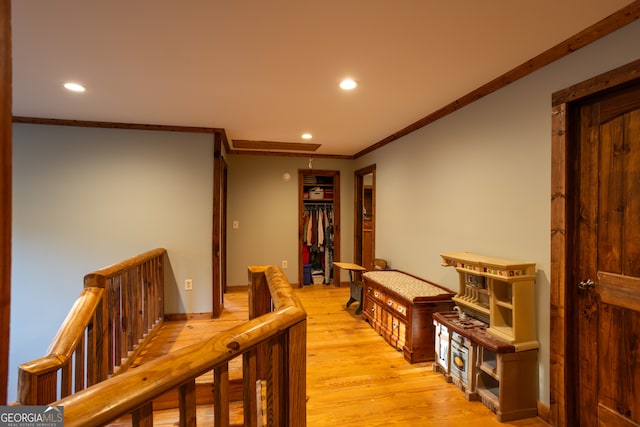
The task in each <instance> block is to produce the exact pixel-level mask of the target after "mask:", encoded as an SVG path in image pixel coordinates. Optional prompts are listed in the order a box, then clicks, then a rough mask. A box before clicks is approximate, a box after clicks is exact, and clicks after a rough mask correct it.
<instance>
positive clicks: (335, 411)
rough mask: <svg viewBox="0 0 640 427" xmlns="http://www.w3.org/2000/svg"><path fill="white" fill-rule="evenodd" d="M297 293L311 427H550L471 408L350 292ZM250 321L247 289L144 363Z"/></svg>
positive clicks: (170, 331) (160, 340)
mask: <svg viewBox="0 0 640 427" xmlns="http://www.w3.org/2000/svg"><path fill="white" fill-rule="evenodd" d="M234 289H236V288H234ZM296 294H297V295H298V297H299V298H300V300H301V301H302V304H303V306H304V307H305V310H306V311H307V314H308V319H307V331H308V333H307V337H308V344H307V395H308V402H307V425H308V426H309V427H325V426H340V427H352V426H353V427H355V426H357V427H363V426H366V427H371V426H412V427H413V426H416V427H421V426H451V427H461V426H482V427H484V426H548V424H546V423H545V422H543V421H542V420H541V419H539V418H529V419H525V420H519V421H513V422H508V423H499V422H498V421H497V420H496V417H495V415H494V414H493V413H492V412H491V411H490V410H489V409H487V408H486V407H485V406H484V405H482V403H480V402H469V401H467V400H466V399H465V398H464V393H463V392H462V391H461V390H459V389H458V388H457V387H456V386H455V385H453V384H451V383H447V382H446V381H445V379H444V377H443V376H442V375H441V374H439V373H437V372H434V371H433V369H432V365H431V363H416V364H413V365H412V364H409V363H408V362H407V361H405V359H404V357H403V356H402V352H399V351H396V350H394V349H393V348H392V347H391V346H389V345H388V344H387V343H386V342H385V341H384V340H383V339H382V337H380V336H379V335H378V334H377V333H376V332H375V331H374V330H373V329H372V328H371V327H370V326H369V324H368V323H367V322H365V321H364V320H362V318H361V316H360V315H356V314H355V309H356V307H357V303H354V304H353V305H352V306H351V307H350V308H346V307H345V303H346V301H347V300H348V299H349V289H348V287H340V288H336V287H333V286H325V285H311V286H306V287H303V288H300V289H298V290H297V291H296ZM246 318H247V293H246V290H245V289H244V288H243V289H242V291H240V292H238V291H233V292H230V293H227V294H226V295H225V310H224V311H223V315H222V317H221V319H220V320H217V321H212V320H192V321H187V322H169V323H168V324H167V325H166V326H165V327H164V328H163V330H162V331H161V333H160V334H159V335H158V336H157V337H156V339H155V341H156V343H155V345H154V346H152V349H151V350H150V351H148V352H147V353H145V354H144V355H143V356H142V357H141V363H143V362H144V360H145V359H146V358H152V357H156V356H157V355H158V354H161V353H162V352H167V351H172V350H174V349H176V348H179V347H182V346H185V345H188V344H189V343H191V342H193V341H194V340H197V339H201V338H202V337H203V336H206V335H207V334H211V333H215V331H216V330H221V329H227V328H229V327H231V326H234V325H235V324H237V323H238V322H241V321H243V320H245V319H246ZM239 369H240V365H238V369H237V370H239ZM231 370H232V371H233V370H234V369H233V366H232V367H231ZM238 412H239V411H238ZM174 416H175V414H173V415H172V413H171V411H167V412H166V413H165V414H163V413H162V412H159V413H158V414H157V416H156V417H155V418H156V419H155V421H154V423H155V425H175V420H172V419H171V417H174ZM234 421H235V420H234ZM198 423H199V425H211V424H210V423H212V421H211V411H210V410H209V409H207V408H202V410H201V411H200V410H199V414H198Z"/></svg>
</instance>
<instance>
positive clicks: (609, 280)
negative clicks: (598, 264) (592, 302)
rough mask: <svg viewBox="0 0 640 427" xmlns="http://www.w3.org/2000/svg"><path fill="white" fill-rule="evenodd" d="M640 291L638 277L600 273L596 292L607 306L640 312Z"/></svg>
mask: <svg viewBox="0 0 640 427" xmlns="http://www.w3.org/2000/svg"><path fill="white" fill-rule="evenodd" d="M638 289H640V279H639V278H637V277H634V276H623V275H622V274H614V273H607V272H605V271H598V282H597V283H596V291H597V293H598V296H599V297H600V300H601V301H602V302H603V303H605V304H612V305H617V306H620V307H624V308H627V309H629V310H633V311H640V296H638Z"/></svg>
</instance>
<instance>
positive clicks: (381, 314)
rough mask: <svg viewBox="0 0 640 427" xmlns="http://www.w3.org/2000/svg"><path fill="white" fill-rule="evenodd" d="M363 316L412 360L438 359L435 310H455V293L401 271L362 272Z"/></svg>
mask: <svg viewBox="0 0 640 427" xmlns="http://www.w3.org/2000/svg"><path fill="white" fill-rule="evenodd" d="M362 278H363V286H364V290H363V294H364V295H363V297H364V310H363V312H362V316H363V317H364V318H365V320H367V321H368V322H369V324H370V325H371V327H373V329H374V330H375V331H376V332H378V333H379V334H380V335H381V336H382V337H383V338H384V339H385V340H386V341H387V342H388V343H389V344H391V345H392V346H393V347H395V348H396V349H398V350H402V352H403V354H404V358H405V359H406V360H407V361H409V363H416V362H426V361H431V360H433V359H434V354H435V350H434V342H435V328H434V325H433V319H432V316H433V313H435V312H440V311H451V310H452V309H453V305H454V303H453V301H452V300H451V298H452V297H453V296H454V295H455V293H454V292H452V291H450V290H449V289H447V288H444V287H442V286H440V285H437V284H435V283H432V282H429V281H427V280H424V279H420V278H418V277H415V276H412V275H410V274H407V273H403V272H401V271H397V270H384V271H368V272H366V273H363V274H362Z"/></svg>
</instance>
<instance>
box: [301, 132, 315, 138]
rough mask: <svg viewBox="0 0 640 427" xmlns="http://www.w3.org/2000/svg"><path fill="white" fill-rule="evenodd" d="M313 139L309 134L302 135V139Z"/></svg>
mask: <svg viewBox="0 0 640 427" xmlns="http://www.w3.org/2000/svg"><path fill="white" fill-rule="evenodd" d="M311 138H313V135H311V134H310V133H303V134H302V139H311Z"/></svg>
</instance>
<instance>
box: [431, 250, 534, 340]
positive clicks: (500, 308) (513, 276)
mask: <svg viewBox="0 0 640 427" xmlns="http://www.w3.org/2000/svg"><path fill="white" fill-rule="evenodd" d="M441 257H442V259H443V261H444V263H443V265H445V266H453V267H455V268H456V270H457V271H458V273H459V276H460V286H459V291H458V293H457V294H456V296H455V297H454V298H453V300H454V301H455V303H456V305H458V306H460V308H461V309H463V310H464V311H465V312H467V313H468V314H470V315H472V316H473V317H475V318H478V319H480V320H483V321H484V322H487V323H489V329H488V330H487V332H488V333H490V334H492V335H494V336H495V337H497V338H500V339H502V340H505V341H507V342H509V343H510V344H513V345H514V346H515V347H516V349H517V350H518V351H521V350H529V349H534V348H538V341H537V328H536V312H535V289H534V284H535V277H536V276H535V274H536V265H535V263H528V262H521V261H514V260H508V259H503V258H493V257H487V256H482V255H477V254H471V253H467V252H452V253H445V254H441Z"/></svg>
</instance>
